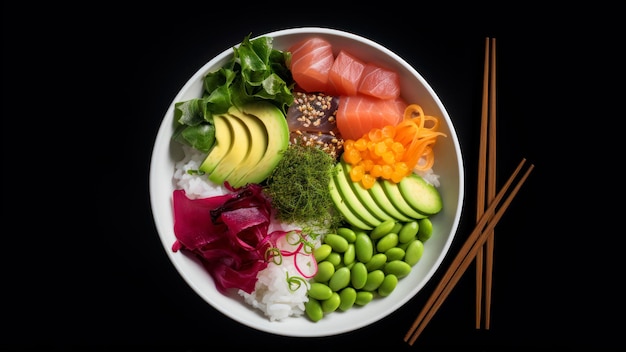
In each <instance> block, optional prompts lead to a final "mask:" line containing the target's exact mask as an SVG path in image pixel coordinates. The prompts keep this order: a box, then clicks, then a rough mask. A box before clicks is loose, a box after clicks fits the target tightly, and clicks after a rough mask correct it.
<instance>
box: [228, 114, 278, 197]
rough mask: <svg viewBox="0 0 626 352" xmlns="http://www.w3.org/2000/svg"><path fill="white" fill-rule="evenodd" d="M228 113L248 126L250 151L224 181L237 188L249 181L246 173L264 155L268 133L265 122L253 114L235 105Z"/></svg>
mask: <svg viewBox="0 0 626 352" xmlns="http://www.w3.org/2000/svg"><path fill="white" fill-rule="evenodd" d="M228 113H229V114H230V115H232V116H233V117H237V118H239V119H240V120H241V121H242V122H243V123H244V124H245V125H246V126H247V127H248V131H249V132H250V151H249V153H248V155H247V156H246V158H245V159H244V160H243V161H241V163H240V164H239V165H238V166H237V167H235V169H234V170H233V172H231V174H230V175H228V177H227V178H226V181H228V183H229V184H230V185H231V186H233V187H235V188H239V187H242V186H245V185H246V184H248V183H250V179H249V178H246V177H245V176H246V173H248V171H249V170H250V169H252V168H254V167H255V166H256V165H257V164H258V163H259V162H260V161H261V159H262V158H263V156H264V155H265V152H266V151H267V147H268V141H269V133H268V131H267V129H266V126H265V124H264V123H263V122H262V121H261V120H260V119H259V118H257V117H256V116H254V115H251V114H246V113H244V112H242V111H240V110H239V109H238V108H237V107H235V106H232V107H231V108H230V109H229V110H228Z"/></svg>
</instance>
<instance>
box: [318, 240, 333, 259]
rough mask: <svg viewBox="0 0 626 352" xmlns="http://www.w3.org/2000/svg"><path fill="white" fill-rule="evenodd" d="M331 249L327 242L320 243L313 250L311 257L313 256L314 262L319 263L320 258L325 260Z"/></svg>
mask: <svg viewBox="0 0 626 352" xmlns="http://www.w3.org/2000/svg"><path fill="white" fill-rule="evenodd" d="M332 251H333V247H331V246H330V245H329V244H322V245H320V246H319V247H317V248H315V249H314V250H313V257H315V261H316V262H318V263H320V262H321V261H322V260H325V259H326V257H328V255H329V254H330V253H331V252H332Z"/></svg>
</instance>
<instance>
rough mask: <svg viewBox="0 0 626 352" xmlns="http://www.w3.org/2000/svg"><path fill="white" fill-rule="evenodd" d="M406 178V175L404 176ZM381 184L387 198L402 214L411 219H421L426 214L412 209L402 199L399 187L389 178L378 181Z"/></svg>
mask: <svg viewBox="0 0 626 352" xmlns="http://www.w3.org/2000/svg"><path fill="white" fill-rule="evenodd" d="M405 178H406V177H405ZM380 183H381V184H382V187H383V190H384V191H385V194H386V195H387V198H389V200H390V201H391V202H392V203H393V204H394V205H395V206H396V208H398V210H400V211H401V212H402V213H403V214H404V215H406V216H408V217H410V218H411V219H423V218H425V217H427V216H426V214H423V213H420V212H418V211H417V210H415V209H413V207H411V206H410V205H409V203H407V201H406V200H405V199H404V196H403V195H402V193H400V188H399V187H398V184H397V183H394V182H391V181H389V180H382V181H380Z"/></svg>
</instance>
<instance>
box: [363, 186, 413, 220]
mask: <svg viewBox="0 0 626 352" xmlns="http://www.w3.org/2000/svg"><path fill="white" fill-rule="evenodd" d="M369 193H370V195H371V196H372V198H373V199H374V201H376V203H377V204H378V205H379V206H380V207H381V208H382V209H384V210H385V211H386V212H387V213H389V214H391V216H393V217H394V218H395V219H396V220H398V221H411V220H413V219H411V218H410V217H408V216H406V215H404V214H403V213H402V212H400V210H398V208H396V206H395V205H394V204H393V203H392V202H391V200H389V198H388V197H387V195H386V194H385V191H384V190H383V186H382V184H381V181H380V180H378V181H376V182H374V185H373V186H372V188H370V189H369Z"/></svg>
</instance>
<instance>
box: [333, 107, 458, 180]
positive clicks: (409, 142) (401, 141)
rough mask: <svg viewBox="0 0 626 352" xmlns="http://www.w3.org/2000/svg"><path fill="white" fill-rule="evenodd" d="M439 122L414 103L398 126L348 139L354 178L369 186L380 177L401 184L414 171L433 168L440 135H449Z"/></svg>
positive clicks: (346, 145)
mask: <svg viewBox="0 0 626 352" xmlns="http://www.w3.org/2000/svg"><path fill="white" fill-rule="evenodd" d="M439 125H440V122H439V119H438V118H437V117H435V116H428V115H425V114H424V111H423V109H422V107H421V106H420V105H418V104H410V105H408V106H407V107H406V109H405V110H404V118H403V120H402V121H401V122H399V123H398V124H397V125H395V126H392V125H388V126H385V127H383V128H374V129H372V130H371V131H369V133H366V134H365V135H363V137H361V138H359V139H357V140H350V139H348V140H346V141H344V153H343V159H344V161H345V162H347V163H349V164H351V165H352V166H353V167H352V169H351V172H350V178H351V180H352V181H353V182H361V184H362V186H363V187H364V188H366V189H369V188H371V187H372V186H373V185H374V182H375V180H376V179H378V178H383V179H387V180H390V181H392V182H395V183H397V182H400V180H402V179H403V178H404V177H406V176H408V175H409V174H411V173H412V172H413V171H414V170H428V169H430V168H431V167H432V166H433V165H434V163H435V154H434V152H433V146H434V145H435V142H436V141H437V137H438V136H444V137H446V134H445V133H443V132H439V131H438V129H439Z"/></svg>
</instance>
